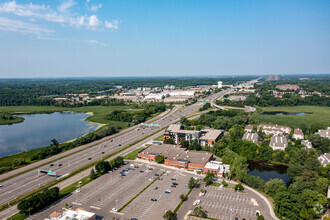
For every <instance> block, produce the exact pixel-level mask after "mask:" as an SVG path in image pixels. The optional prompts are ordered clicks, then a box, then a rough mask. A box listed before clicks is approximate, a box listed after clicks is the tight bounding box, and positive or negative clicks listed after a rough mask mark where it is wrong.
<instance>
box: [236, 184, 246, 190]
mask: <svg viewBox="0 0 330 220" xmlns="http://www.w3.org/2000/svg"><path fill="white" fill-rule="evenodd" d="M235 190H238V191H243V190H244V187H243V185H242V184H240V183H238V184H236V185H235Z"/></svg>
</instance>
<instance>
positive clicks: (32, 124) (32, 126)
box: [0, 112, 98, 157]
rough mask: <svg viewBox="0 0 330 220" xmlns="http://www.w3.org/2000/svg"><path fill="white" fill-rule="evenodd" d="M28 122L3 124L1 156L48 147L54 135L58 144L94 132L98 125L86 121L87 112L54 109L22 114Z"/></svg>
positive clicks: (0, 140)
mask: <svg viewBox="0 0 330 220" xmlns="http://www.w3.org/2000/svg"><path fill="white" fill-rule="evenodd" d="M17 116H20V117H24V118H25V121H24V122H22V123H18V124H13V125H0V157H3V156H7V155H10V154H15V153H19V152H23V151H26V150H31V149H35V148H38V147H44V146H48V145H49V144H50V143H51V140H52V139H53V138H55V139H56V140H57V141H58V142H59V143H62V142H66V141H69V140H72V139H74V138H77V137H80V136H83V135H84V134H87V133H89V132H92V131H95V130H96V128H97V126H98V125H97V124H95V123H91V122H88V121H85V120H84V119H85V118H87V117H89V115H88V114H85V113H73V112H63V113H60V112H54V113H51V114H19V115H17Z"/></svg>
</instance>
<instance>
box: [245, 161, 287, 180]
mask: <svg viewBox="0 0 330 220" xmlns="http://www.w3.org/2000/svg"><path fill="white" fill-rule="evenodd" d="M248 164H249V169H248V172H247V173H248V174H250V175H252V176H260V178H261V179H263V180H265V182H267V181H268V180H270V179H275V178H278V179H282V180H283V181H284V183H285V184H287V183H288V182H289V176H288V175H287V174H286V170H287V167H286V166H280V165H278V166H275V167H266V166H262V165H261V164H260V163H258V162H255V161H248Z"/></svg>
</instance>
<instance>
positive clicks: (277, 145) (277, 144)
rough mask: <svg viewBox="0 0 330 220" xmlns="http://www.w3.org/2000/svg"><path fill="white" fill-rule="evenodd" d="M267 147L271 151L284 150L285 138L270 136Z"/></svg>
mask: <svg viewBox="0 0 330 220" xmlns="http://www.w3.org/2000/svg"><path fill="white" fill-rule="evenodd" d="M269 145H270V146H271V148H273V150H284V149H285V148H286V147H287V146H288V139H287V138H286V137H285V136H277V135H275V136H272V137H271V138H270V143H269Z"/></svg>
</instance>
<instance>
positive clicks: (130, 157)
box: [124, 147, 144, 160]
mask: <svg viewBox="0 0 330 220" xmlns="http://www.w3.org/2000/svg"><path fill="white" fill-rule="evenodd" d="M143 149H144V148H143V147H141V148H138V149H136V150H134V151H132V152H130V153H128V154H126V155H125V156H124V159H125V160H135V159H136V157H137V154H138V153H139V152H140V151H141V150H143Z"/></svg>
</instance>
